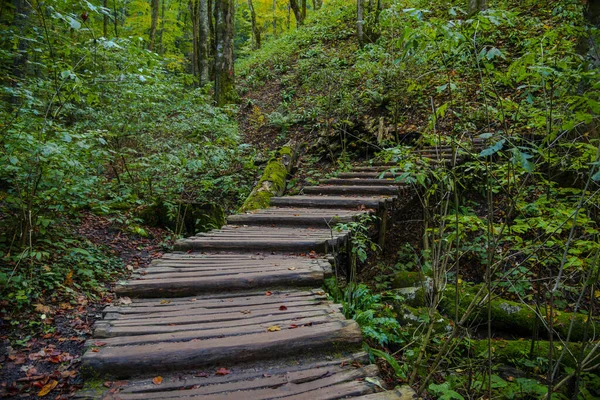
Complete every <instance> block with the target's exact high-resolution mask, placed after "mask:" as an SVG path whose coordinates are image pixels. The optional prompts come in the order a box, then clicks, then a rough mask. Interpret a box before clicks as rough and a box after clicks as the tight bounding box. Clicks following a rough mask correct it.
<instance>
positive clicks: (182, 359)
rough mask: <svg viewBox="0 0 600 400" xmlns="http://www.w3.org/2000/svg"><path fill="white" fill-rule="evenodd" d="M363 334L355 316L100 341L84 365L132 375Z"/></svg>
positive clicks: (268, 354) (346, 340)
mask: <svg viewBox="0 0 600 400" xmlns="http://www.w3.org/2000/svg"><path fill="white" fill-rule="evenodd" d="M361 340H362V336H361V332H360V328H359V327H358V324H357V323H356V322H355V321H336V322H332V323H326V324H322V325H315V326H311V327H306V328H302V329H287V330H282V331H279V332H268V333H260V334H250V335H244V336H241V337H228V338H220V339H207V340H200V341H192V342H182V343H179V342H176V343H160V344H152V345H141V346H125V347H120V346H118V347H100V348H99V351H98V352H91V351H88V352H86V353H85V354H84V356H83V370H84V371H95V373H110V374H112V375H115V376H129V375H131V374H132V373H142V372H159V371H169V370H181V369H186V368H198V367H201V366H203V365H213V364H216V363H219V362H223V361H227V363H229V364H233V363H235V362H242V361H250V360H260V359H272V358H274V357H278V356H283V355H290V354H294V353H298V352H306V351H311V350H319V349H323V348H325V347H331V346H332V344H333V343H337V344H340V345H352V344H355V345H358V344H359V343H360V342H361Z"/></svg>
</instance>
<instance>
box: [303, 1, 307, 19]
mask: <svg viewBox="0 0 600 400" xmlns="http://www.w3.org/2000/svg"><path fill="white" fill-rule="evenodd" d="M305 19H306V0H302V21H304V20H305Z"/></svg>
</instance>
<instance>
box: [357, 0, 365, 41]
mask: <svg viewBox="0 0 600 400" xmlns="http://www.w3.org/2000/svg"><path fill="white" fill-rule="evenodd" d="M362 2H363V0H356V36H357V37H358V44H359V45H360V46H361V47H362V45H363V44H364V42H365V37H364V32H363V25H364V23H365V21H364V15H363V3H362Z"/></svg>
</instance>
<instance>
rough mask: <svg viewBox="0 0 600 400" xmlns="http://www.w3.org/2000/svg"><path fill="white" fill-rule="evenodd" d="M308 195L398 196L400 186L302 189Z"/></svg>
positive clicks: (314, 187) (313, 187) (331, 186)
mask: <svg viewBox="0 0 600 400" xmlns="http://www.w3.org/2000/svg"><path fill="white" fill-rule="evenodd" d="M302 191H303V192H304V194H308V195H313V194H316V195H373V194H377V195H397V194H398V193H400V188H399V187H398V186H386V185H381V186H374V185H367V186H358V185H347V186H341V185H320V186H308V187H305V188H304V189H302Z"/></svg>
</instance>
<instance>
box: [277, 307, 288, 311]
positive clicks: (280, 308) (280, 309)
mask: <svg viewBox="0 0 600 400" xmlns="http://www.w3.org/2000/svg"><path fill="white" fill-rule="evenodd" d="M286 310H287V307H286V306H279V311H286Z"/></svg>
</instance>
